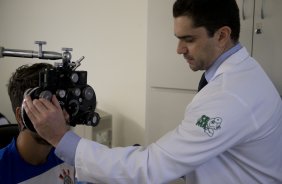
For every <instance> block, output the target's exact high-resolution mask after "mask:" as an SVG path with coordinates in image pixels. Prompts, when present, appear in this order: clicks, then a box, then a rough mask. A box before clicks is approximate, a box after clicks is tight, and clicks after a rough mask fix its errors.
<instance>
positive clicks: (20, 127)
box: [16, 107, 24, 131]
mask: <svg viewBox="0 0 282 184" xmlns="http://www.w3.org/2000/svg"><path fill="white" fill-rule="evenodd" d="M16 120H17V123H18V125H19V129H20V131H21V130H23V129H24V124H23V120H22V116H21V108H20V107H17V108H16Z"/></svg>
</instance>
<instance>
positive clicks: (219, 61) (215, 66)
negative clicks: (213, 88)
mask: <svg viewBox="0 0 282 184" xmlns="http://www.w3.org/2000/svg"><path fill="white" fill-rule="evenodd" d="M241 48H242V45H241V44H240V43H237V44H236V45H234V46H233V47H232V48H230V49H229V50H227V51H226V52H224V53H223V54H221V55H220V56H219V57H218V58H217V59H216V60H215V62H214V63H213V64H212V66H211V67H210V68H209V69H208V70H206V72H205V77H206V79H207V81H208V82H209V81H210V79H211V78H212V77H213V76H214V74H215V72H216V70H217V69H218V68H219V66H220V65H221V64H222V63H223V62H224V61H225V60H226V59H227V58H228V57H230V56H231V55H232V54H234V53H235V52H237V51H238V50H240V49H241Z"/></svg>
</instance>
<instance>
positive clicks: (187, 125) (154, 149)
mask: <svg viewBox="0 0 282 184" xmlns="http://www.w3.org/2000/svg"><path fill="white" fill-rule="evenodd" d="M269 62H271V61H269ZM281 135H282V103H281V99H280V96H279V94H278V92H277V90H276V89H275V87H274V86H273V84H272V82H271V81H270V80H269V78H268V77H267V75H266V74H265V73H264V71H263V70H262V69H261V67H260V66H259V65H258V64H257V62H256V61H255V60H254V59H253V58H251V57H250V56H249V54H248V52H247V50H246V49H245V48H242V49H240V50H239V51H238V52H236V53H235V54H233V55H232V56H230V57H229V58H228V59H227V60H226V61H224V62H223V64H222V65H221V66H220V67H219V68H218V70H217V71H216V73H215V75H214V76H213V77H212V79H211V80H210V81H209V84H208V85H207V86H206V87H205V88H203V89H202V90H201V91H200V92H199V93H198V94H197V95H196V96H195V97H194V99H193V100H192V102H191V103H190V104H189V105H188V106H187V108H186V111H185V116H184V119H183V121H182V122H180V124H179V126H178V127H177V128H176V129H174V130H172V131H171V132H168V133H167V134H166V135H164V136H163V137H162V138H161V139H159V140H158V141H156V142H155V143H153V144H151V145H149V146H148V147H146V148H141V147H133V146H131V147H125V148H113V149H109V148H107V147H105V146H103V145H100V144H98V143H95V142H92V141H89V140H86V139H81V140H80V142H79V144H78V147H77V150H76V156H75V167H76V172H77V177H78V178H79V179H81V180H87V181H92V182H94V183H108V184H117V183H121V184H125V183H128V184H135V183H136V184H159V183H168V182H169V181H171V180H173V179H176V178H179V177H181V176H185V177H186V183H191V184H257V183H262V184H278V183H282V136H281Z"/></svg>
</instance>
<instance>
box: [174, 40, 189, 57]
mask: <svg viewBox="0 0 282 184" xmlns="http://www.w3.org/2000/svg"><path fill="white" fill-rule="evenodd" d="M187 51H188V49H187V47H186V44H185V42H184V41H182V40H179V41H178V45H177V49H176V52H177V54H184V53H186V52H187Z"/></svg>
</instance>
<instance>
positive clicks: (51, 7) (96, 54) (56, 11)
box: [0, 0, 147, 146]
mask: <svg viewBox="0 0 282 184" xmlns="http://www.w3.org/2000/svg"><path fill="white" fill-rule="evenodd" d="M146 19H147V1H144V0H142V1H140V0H118V1H117V0H107V1H105V0H80V1H76V0H48V1H46V0H25V1H23V0H0V46H3V47H6V48H10V49H24V50H38V49H37V46H36V45H34V41H35V40H45V41H47V45H46V46H44V47H43V49H44V50H49V51H59V52H60V51H61V48H62V47H72V48H73V52H72V53H73V60H76V59H78V58H80V57H81V56H85V59H84V61H83V62H82V66H80V67H79V68H78V70H87V71H88V84H89V85H91V86H92V87H93V88H94V90H95V92H96V95H97V99H98V100H97V101H98V108H100V109H102V110H104V111H106V112H108V113H111V114H112V116H113V146H125V145H131V144H134V143H141V144H143V143H144V128H145V86H146V85H145V80H146V29H147V28H146V24H147V20H146ZM41 61H43V60H41ZM41 61H39V60H36V59H18V58H2V59H0V76H1V77H0V94H1V96H0V102H1V103H0V112H2V113H3V114H5V115H7V116H8V118H9V119H10V120H12V121H15V120H14V118H13V113H12V110H11V107H10V101H9V99H8V94H7V88H6V84H7V81H8V78H9V77H10V74H11V72H13V71H14V70H15V69H16V68H17V67H19V66H20V65H22V64H25V63H27V62H41Z"/></svg>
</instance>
